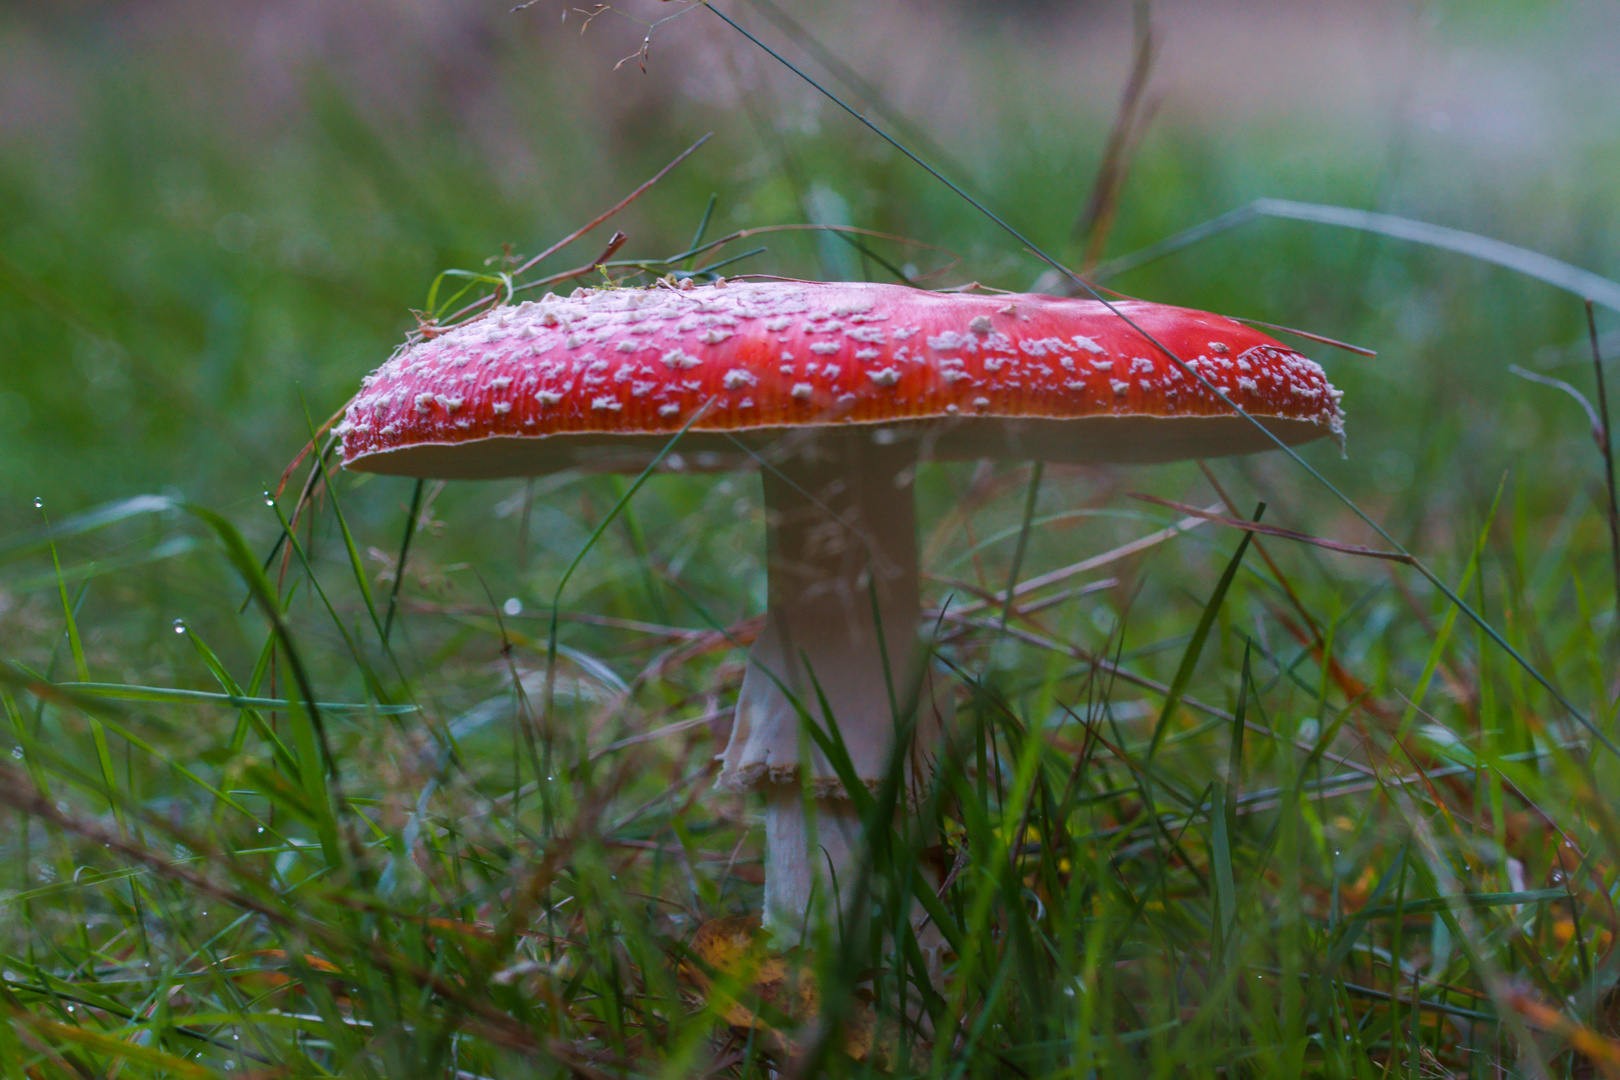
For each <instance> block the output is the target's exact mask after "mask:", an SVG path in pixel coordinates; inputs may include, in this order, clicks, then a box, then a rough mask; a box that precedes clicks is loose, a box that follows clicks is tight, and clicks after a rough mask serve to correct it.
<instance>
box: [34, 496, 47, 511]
mask: <svg viewBox="0 0 1620 1080" xmlns="http://www.w3.org/2000/svg"><path fill="white" fill-rule="evenodd" d="M34 509H35V510H43V509H45V500H44V499H42V498H40V497H39V496H38V495H36V496H34Z"/></svg>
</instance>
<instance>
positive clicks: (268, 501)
mask: <svg viewBox="0 0 1620 1080" xmlns="http://www.w3.org/2000/svg"><path fill="white" fill-rule="evenodd" d="M264 505H266V506H274V505H276V497H275V496H274V495H272V494H270V493H269V492H268V491H266V492H265V493H264Z"/></svg>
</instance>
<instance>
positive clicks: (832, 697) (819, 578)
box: [719, 427, 943, 932]
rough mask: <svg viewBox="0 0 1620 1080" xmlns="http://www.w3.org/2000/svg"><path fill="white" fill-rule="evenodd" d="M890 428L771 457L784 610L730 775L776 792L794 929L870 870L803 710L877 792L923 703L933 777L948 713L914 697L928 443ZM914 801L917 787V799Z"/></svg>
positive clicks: (780, 888)
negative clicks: (924, 448)
mask: <svg viewBox="0 0 1620 1080" xmlns="http://www.w3.org/2000/svg"><path fill="white" fill-rule="evenodd" d="M890 434H891V433H890V432H886V431H884V430H882V429H872V428H864V427H863V428H853V429H850V430H846V431H841V432H836V433H828V434H823V435H821V436H820V437H818V438H817V439H816V440H814V441H811V442H807V443H805V444H804V445H803V446H801V447H798V448H797V452H796V453H795V454H793V455H792V456H790V457H788V458H787V459H786V460H784V461H781V462H778V463H776V464H775V465H774V466H773V467H772V468H770V469H767V470H766V473H765V477H764V481H765V506H766V511H767V514H768V517H769V521H768V532H767V544H766V551H767V558H768V566H769V569H768V575H769V576H768V584H769V611H768V613H767V615H766V621H765V627H764V629H763V630H761V632H760V635H759V638H758V640H757V641H756V642H755V644H754V647H753V650H752V651H751V652H750V653H749V664H748V670H747V672H746V674H745V675H744V677H743V685H742V690H741V692H740V694H739V695H738V699H737V712H736V718H735V720H734V721H733V726H732V733H731V742H730V744H729V745H728V746H727V748H726V751H725V754H724V756H723V762H724V767H723V769H722V772H721V776H720V781H719V783H720V786H722V787H726V788H731V789H735V790H758V791H762V792H764V793H765V796H766V808H765V815H766V823H765V835H766V868H765V921H766V923H767V924H768V925H770V926H773V927H776V928H778V929H782V930H786V931H788V932H794V931H796V930H798V929H801V928H803V927H804V926H806V925H808V924H811V923H813V921H814V919H815V918H816V917H818V916H822V917H829V918H837V917H839V916H840V915H842V914H844V913H843V912H842V911H841V910H840V908H839V907H838V906H837V905H838V904H839V903H840V901H841V900H843V899H845V898H846V897H847V895H848V890H849V887H850V885H851V884H852V883H853V881H854V879H855V878H856V877H857V875H858V865H859V864H858V863H857V862H856V860H857V859H858V858H859V857H860V856H861V853H862V851H863V850H864V847H865V844H864V839H863V837H862V836H861V835H860V833H861V829H860V817H859V814H858V813H857V812H856V810H855V807H854V803H853V802H852V801H851V799H850V797H849V793H848V791H847V790H846V789H845V786H844V783H843V782H842V781H841V780H840V779H839V777H838V774H837V772H836V771H835V770H834V768H833V766H832V764H831V762H830V761H829V760H828V757H827V755H826V754H825V753H824V752H823V751H822V750H821V749H820V748H819V747H818V746H816V744H815V742H814V740H813V739H812V738H811V736H810V733H809V732H808V731H807V730H805V729H804V727H803V725H802V724H801V709H802V710H803V712H804V713H806V714H808V718H809V719H810V720H812V721H814V722H815V723H816V724H817V725H818V726H820V727H821V728H822V729H823V730H829V729H830V728H833V727H835V728H836V731H837V734H838V737H839V739H840V740H841V741H842V743H843V746H844V749H845V750H846V752H847V753H848V755H849V762H850V765H851V766H852V767H853V770H854V774H855V776H856V777H857V778H858V779H859V780H860V782H861V783H863V784H864V785H866V786H867V787H868V788H872V789H875V788H876V787H877V785H878V784H879V783H881V781H882V780H883V778H884V776H885V775H886V774H887V773H888V771H889V769H890V767H891V762H892V757H893V752H894V747H895V743H896V736H897V733H898V732H899V731H900V730H901V729H902V727H903V726H904V724H905V723H906V722H907V721H908V720H909V716H908V715H907V714H908V711H909V710H910V709H913V708H916V709H917V710H918V711H919V712H920V713H921V714H922V715H919V716H918V718H917V719H918V724H917V729H916V733H915V737H914V739H913V740H912V742H911V747H910V757H909V760H908V761H907V762H906V763H905V765H904V767H905V769H906V779H907V781H908V784H909V785H911V786H912V787H915V785H916V784H917V783H918V782H920V781H923V780H925V779H926V777H927V775H928V770H929V767H930V765H931V762H932V759H933V753H934V750H935V748H936V746H937V744H938V741H939V736H940V732H941V729H942V726H943V724H942V720H941V718H940V717H939V715H938V709H937V708H936V707H935V703H934V701H933V700H932V697H931V695H926V694H924V695H921V697H922V698H923V699H924V702H923V704H922V705H921V706H920V707H919V706H916V705H914V704H913V701H914V700H915V699H916V698H918V697H919V695H917V694H916V692H915V689H914V688H915V685H916V675H917V672H918V671H919V665H920V663H921V655H920V651H919V649H918V644H917V623H918V618H919V615H920V604H919V599H918V586H917V535H916V515H915V509H914V506H913V499H912V479H913V474H914V472H915V467H916V460H917V456H916V447H915V444H914V443H912V442H910V441H909V440H898V441H897V440H891V439H889V438H888V436H889V435H890ZM910 801H911V800H910V799H907V800H903V805H904V804H906V803H909V802H910Z"/></svg>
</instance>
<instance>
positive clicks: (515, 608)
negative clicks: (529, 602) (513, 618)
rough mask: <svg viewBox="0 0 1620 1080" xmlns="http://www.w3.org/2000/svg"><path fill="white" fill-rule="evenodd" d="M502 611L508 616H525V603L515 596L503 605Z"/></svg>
mask: <svg viewBox="0 0 1620 1080" xmlns="http://www.w3.org/2000/svg"><path fill="white" fill-rule="evenodd" d="M501 610H502V611H504V612H506V613H507V614H508V615H521V614H523V601H521V600H519V599H518V598H517V597H515V596H514V597H512V598H511V599H510V600H508V601H507V602H506V603H504V604H502V605H501Z"/></svg>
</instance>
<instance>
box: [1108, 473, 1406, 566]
mask: <svg viewBox="0 0 1620 1080" xmlns="http://www.w3.org/2000/svg"><path fill="white" fill-rule="evenodd" d="M1130 496H1131V498H1133V499H1141V500H1142V501H1143V502H1150V503H1154V504H1156V505H1159V506H1163V507H1167V508H1169V509H1171V510H1180V511H1181V512H1182V513H1184V514H1187V515H1189V516H1192V517H1200V518H1203V519H1204V520H1205V521H1212V522H1214V523H1215V524H1217V525H1225V526H1227V527H1228V528H1232V529H1241V530H1243V531H1244V532H1251V533H1260V534H1261V535H1263V536H1275V537H1277V538H1278V539H1281V540H1297V541H1298V542H1299V543H1301V544H1309V545H1311V546H1312V547H1319V548H1322V549H1323V550H1326V551H1337V552H1339V553H1340V554H1342V555H1360V556H1363V557H1365V558H1369V559H1387V560H1389V561H1390V562H1398V563H1405V564H1407V565H1408V566H1411V565H1414V564H1416V562H1417V560H1416V559H1415V558H1413V557H1412V556H1411V555H1408V554H1406V553H1405V552H1403V551H1384V550H1381V549H1379V548H1370V547H1363V546H1361V545H1360V544H1346V543H1342V542H1340V541H1338V540H1324V539H1322V538H1321V537H1319V536H1310V535H1307V534H1306V533H1301V532H1295V531H1294V530H1292V529H1280V528H1278V527H1277V526H1275V525H1261V524H1260V523H1259V522H1255V521H1244V520H1242V519H1240V518H1232V517H1227V516H1226V515H1225V514H1215V513H1211V512H1209V511H1207V510H1199V509H1198V508H1197V507H1192V506H1188V505H1186V504H1185V503H1178V502H1175V501H1173V500H1171V499H1161V498H1159V497H1158V496H1157V495H1146V494H1143V493H1142V492H1139V491H1133V492H1131V493H1130Z"/></svg>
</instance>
